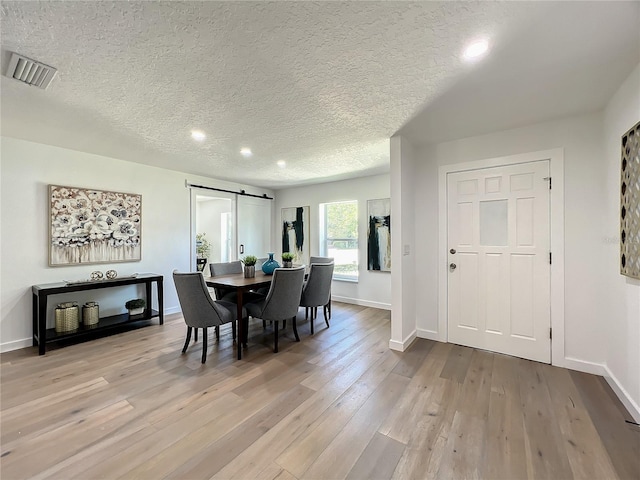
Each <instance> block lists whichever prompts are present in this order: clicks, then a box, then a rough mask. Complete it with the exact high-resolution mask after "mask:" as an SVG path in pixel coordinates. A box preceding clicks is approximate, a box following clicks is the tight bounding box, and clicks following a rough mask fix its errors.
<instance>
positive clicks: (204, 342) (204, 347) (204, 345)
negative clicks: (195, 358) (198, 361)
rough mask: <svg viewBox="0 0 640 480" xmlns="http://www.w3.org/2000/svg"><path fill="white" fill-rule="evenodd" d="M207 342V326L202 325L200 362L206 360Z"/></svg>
mask: <svg viewBox="0 0 640 480" xmlns="http://www.w3.org/2000/svg"><path fill="white" fill-rule="evenodd" d="M207 343H209V342H208V338H207V327H204V328H203V329H202V363H204V362H206V361H207Z"/></svg>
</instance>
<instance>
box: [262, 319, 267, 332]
mask: <svg viewBox="0 0 640 480" xmlns="http://www.w3.org/2000/svg"><path fill="white" fill-rule="evenodd" d="M262 329H263V330H266V329H267V321H266V320H262Z"/></svg>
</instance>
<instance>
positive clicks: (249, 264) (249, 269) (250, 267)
mask: <svg viewBox="0 0 640 480" xmlns="http://www.w3.org/2000/svg"><path fill="white" fill-rule="evenodd" d="M241 260H242V263H244V278H253V277H255V276H256V262H257V261H258V257H256V256H255V255H247V256H246V257H244V258H242V259H241Z"/></svg>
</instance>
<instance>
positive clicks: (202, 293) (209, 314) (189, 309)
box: [173, 270, 246, 363]
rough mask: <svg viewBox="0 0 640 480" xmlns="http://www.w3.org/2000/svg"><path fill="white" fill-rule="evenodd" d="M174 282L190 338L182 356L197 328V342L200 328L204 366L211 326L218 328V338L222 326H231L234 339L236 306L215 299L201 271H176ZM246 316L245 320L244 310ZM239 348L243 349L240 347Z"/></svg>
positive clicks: (174, 272)
mask: <svg viewBox="0 0 640 480" xmlns="http://www.w3.org/2000/svg"><path fill="white" fill-rule="evenodd" d="M173 283H174V284H175V286H176V291H177V292H178V300H179V301H180V308H181V309H182V316H183V317H184V322H185V323H186V324H187V338H186V340H185V342H184V347H183V349H182V353H185V352H186V351H187V347H188V346H189V342H190V341H191V330H192V329H194V328H195V329H196V341H197V332H198V328H202V330H203V335H202V363H204V362H205V361H206V360H207V340H208V338H207V328H208V327H215V328H216V335H217V336H218V338H219V327H220V325H223V324H225V323H231V324H232V326H233V332H234V333H233V336H234V338H235V321H236V320H238V319H237V318H236V316H237V308H236V304H235V303H231V302H226V301H224V300H213V299H212V298H211V295H210V294H209V290H208V289H207V284H206V283H205V281H204V277H203V276H202V273H201V272H189V273H180V272H178V271H177V270H174V271H173ZM243 317H246V313H245V310H244V309H243ZM240 321H242V320H240ZM238 348H241V346H240V345H238Z"/></svg>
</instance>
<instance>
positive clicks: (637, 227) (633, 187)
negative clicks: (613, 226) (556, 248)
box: [620, 122, 640, 279]
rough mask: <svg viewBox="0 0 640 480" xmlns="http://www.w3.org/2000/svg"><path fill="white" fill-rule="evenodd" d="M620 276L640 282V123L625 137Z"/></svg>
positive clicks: (621, 168) (622, 169) (621, 191)
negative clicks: (639, 280) (636, 279)
mask: <svg viewBox="0 0 640 480" xmlns="http://www.w3.org/2000/svg"><path fill="white" fill-rule="evenodd" d="M620 273H621V274H622V275H626V276H628V277H632V278H638V279H640V122H638V123H636V124H635V125H634V126H633V127H632V128H631V130H629V131H628V132H627V133H625V134H624V135H623V136H622V162H621V165H620Z"/></svg>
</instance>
